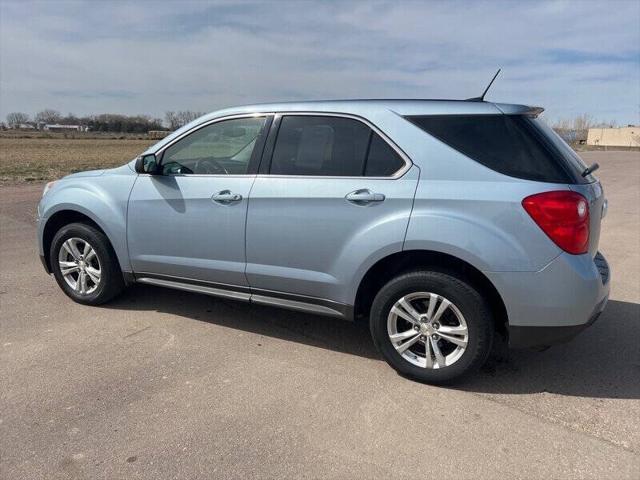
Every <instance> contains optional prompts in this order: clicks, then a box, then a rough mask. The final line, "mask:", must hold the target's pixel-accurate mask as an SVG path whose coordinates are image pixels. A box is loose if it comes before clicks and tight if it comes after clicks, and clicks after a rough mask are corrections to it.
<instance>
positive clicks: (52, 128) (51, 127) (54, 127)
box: [42, 123, 89, 132]
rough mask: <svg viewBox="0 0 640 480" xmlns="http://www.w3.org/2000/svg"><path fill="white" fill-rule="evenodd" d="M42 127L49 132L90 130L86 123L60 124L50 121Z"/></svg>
mask: <svg viewBox="0 0 640 480" xmlns="http://www.w3.org/2000/svg"><path fill="white" fill-rule="evenodd" d="M42 129H43V130H46V131H48V132H86V131H88V130H89V127H87V126H86V125H60V124H58V123H48V124H46V125H45V126H44V127H42Z"/></svg>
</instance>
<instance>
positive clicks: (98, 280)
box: [49, 223, 124, 305]
mask: <svg viewBox="0 0 640 480" xmlns="http://www.w3.org/2000/svg"><path fill="white" fill-rule="evenodd" d="M49 262H50V265H51V269H52V271H53V275H54V276H55V278H56V281H57V282H58V285H59V286H60V288H62V290H63V291H64V293H66V294H67V295H68V296H69V297H70V298H72V299H73V300H75V301H76V302H78V303H83V304H86V305H99V304H101V303H105V302H107V301H109V300H111V299H112V298H113V297H115V296H116V295H118V294H119V293H120V292H121V291H122V290H123V288H124V281H123V278H122V272H121V271H120V266H119V264H118V259H117V258H116V255H115V252H114V251H113V248H112V247H111V244H110V243H109V240H108V239H107V237H106V236H105V235H104V234H103V233H102V232H101V231H99V230H97V229H96V228H94V227H92V226H90V225H86V224H84V223H72V224H69V225H66V226H64V227H62V228H61V229H60V230H59V231H58V232H57V233H56V235H55V236H54V238H53V241H52V242H51V250H50V252H49Z"/></svg>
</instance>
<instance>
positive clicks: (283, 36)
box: [0, 0, 640, 124]
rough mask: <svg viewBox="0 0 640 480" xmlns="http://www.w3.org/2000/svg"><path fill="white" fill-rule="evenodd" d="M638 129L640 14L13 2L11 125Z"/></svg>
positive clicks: (601, 5) (473, 6) (526, 7)
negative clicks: (83, 119) (34, 119)
mask: <svg viewBox="0 0 640 480" xmlns="http://www.w3.org/2000/svg"><path fill="white" fill-rule="evenodd" d="M498 67H502V69H503V74H502V78H499V79H498V80H497V81H496V84H495V85H494V87H493V89H492V91H491V92H490V93H489V95H488V97H487V98H488V99H489V100H493V101H503V102H518V103H527V104H536V105H543V106H545V107H546V108H547V115H548V116H549V117H550V118H551V119H556V118H566V117H572V116H575V115H577V114H580V113H589V114H591V115H593V116H594V117H596V118H598V119H601V120H616V121H617V122H618V123H619V124H626V123H640V2H639V1H637V0H631V1H607V0H601V1H595V0H594V1H589V0H582V1H580V0H577V1H572V2H571V1H554V2H543V3H541V2H533V1H515V0H514V1H506V2H498V1H494V2H471V1H439V2H436V1H424V2H417V1H407V2H400V1H395V2H359V1H346V0H345V1H326V2H305V1H297V2H291V3H288V2H285V1H279V2H271V3H267V2H240V1H232V2H231V1H217V2H204V1H198V2H177V1H175V2H173V1H154V0H146V1H138V2H124V1H116V2H110V1H100V2H97V1H95V2H90V1H87V2H82V1H78V2H66V1H55V0H51V1H48V2H42V3H30V2H26V1H19V2H14V1H11V0H0V117H2V118H4V117H5V115H6V114H7V113H8V112H11V111H23V112H27V113H29V114H33V113H35V112H37V111H39V110H41V109H44V108H54V109H56V110H59V111H61V112H63V113H67V112H73V113H75V114H90V113H101V112H111V113H130V114H133V113H147V114H151V115H154V116H158V117H162V116H163V113H164V112H165V111H167V110H182V109H190V110H197V111H212V110H215V109H217V108H220V107H223V106H229V105H237V104H245V103H255V102H265V101H274V100H298V99H323V98H380V97H394V98H466V97H471V96H475V95H478V94H479V93H481V91H482V90H483V88H484V86H485V84H486V83H487V82H488V80H489V79H490V77H491V76H492V75H493V73H494V72H495V70H496V69H497V68H498Z"/></svg>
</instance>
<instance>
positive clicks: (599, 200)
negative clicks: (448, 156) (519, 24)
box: [405, 105, 604, 256]
mask: <svg viewBox="0 0 640 480" xmlns="http://www.w3.org/2000/svg"><path fill="white" fill-rule="evenodd" d="M507 107H509V106H507ZM510 107H512V108H511V110H513V111H514V112H513V113H511V112H510V111H509V109H506V110H507V111H509V113H501V114H497V115H474V114H462V115H461V114H455V115H446V114H445V115H414V116H408V117H405V118H406V119H407V120H409V121H410V122H411V123H413V124H414V125H416V126H417V127H419V128H420V129H422V130H424V131H425V132H427V133H428V134H430V135H432V136H434V137H435V138H437V139H438V140H440V141H442V142H444V143H446V144H447V145H449V146H450V147H452V148H454V149H456V150H457V151H459V152H461V153H463V154H464V155H466V156H467V157H469V158H471V159H473V160H475V161H477V162H479V163H481V164H482V165H484V166H485V167H488V168H490V169H492V170H494V171H497V172H499V173H502V174H505V175H508V176H511V177H515V178H521V179H524V180H531V181H534V182H541V183H543V184H544V183H548V184H555V185H556V186H555V188H556V189H557V185H558V184H565V185H567V187H568V189H570V190H573V191H574V192H576V193H579V194H581V195H583V196H584V197H585V198H586V199H587V201H588V203H589V220H590V224H589V243H588V252H589V253H590V254H591V256H595V254H596V253H597V251H598V241H599V239H600V221H601V219H602V214H603V204H604V196H603V193H602V187H601V186H600V182H598V180H597V179H596V178H595V177H594V176H593V175H591V174H587V175H583V173H584V171H585V169H586V168H587V165H585V163H584V162H583V161H582V159H581V158H580V157H579V156H578V154H576V153H575V152H574V151H573V149H572V148H571V147H570V146H569V145H567V144H566V143H565V141H564V140H562V138H560V136H559V135H558V134H557V133H555V132H554V131H553V129H552V128H550V127H549V126H548V125H546V124H545V123H544V122H543V121H542V120H540V119H538V118H537V115H538V114H539V113H540V112H541V111H542V109H541V108H536V107H525V106H510ZM501 108H502V109H503V110H504V109H505V105H502V106H501ZM553 189H554V187H553V186H551V185H549V190H553Z"/></svg>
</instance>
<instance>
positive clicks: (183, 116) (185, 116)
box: [164, 110, 204, 130]
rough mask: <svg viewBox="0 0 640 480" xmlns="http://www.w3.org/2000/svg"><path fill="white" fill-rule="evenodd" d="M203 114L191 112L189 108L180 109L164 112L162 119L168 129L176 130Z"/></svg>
mask: <svg viewBox="0 0 640 480" xmlns="http://www.w3.org/2000/svg"><path fill="white" fill-rule="evenodd" d="M202 115H204V114H203V113H202V112H193V111H191V110H181V111H179V112H172V111H170V112H165V114H164V120H165V123H166V124H167V127H169V130H176V129H178V128H180V127H182V126H184V125H186V124H187V123H189V122H192V121H193V120H195V119H196V118H198V117H201V116H202Z"/></svg>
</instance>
